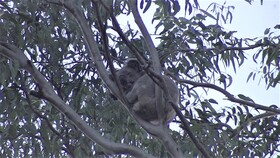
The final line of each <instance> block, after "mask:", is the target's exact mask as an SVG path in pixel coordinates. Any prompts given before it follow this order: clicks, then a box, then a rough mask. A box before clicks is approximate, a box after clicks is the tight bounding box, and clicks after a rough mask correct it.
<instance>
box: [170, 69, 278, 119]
mask: <svg viewBox="0 0 280 158" xmlns="http://www.w3.org/2000/svg"><path fill="white" fill-rule="evenodd" d="M167 73H168V75H170V76H172V78H174V79H175V80H176V81H178V82H179V83H186V84H190V85H193V86H194V87H205V88H211V89H214V90H216V91H218V92H220V93H222V94H224V95H225V96H226V97H227V99H228V100H229V101H232V102H235V103H239V104H241V105H246V106H250V107H253V108H256V109H261V110H264V111H269V112H273V113H276V114H280V109H279V108H271V107H268V106H264V105H261V104H257V103H254V102H250V101H246V100H241V99H238V98H235V97H234V95H232V94H231V93H229V92H228V91H226V90H225V89H223V88H221V87H219V86H216V85H214V84H211V83H199V82H194V81H190V80H182V79H180V78H178V77H176V76H174V75H172V74H171V73H169V72H167Z"/></svg>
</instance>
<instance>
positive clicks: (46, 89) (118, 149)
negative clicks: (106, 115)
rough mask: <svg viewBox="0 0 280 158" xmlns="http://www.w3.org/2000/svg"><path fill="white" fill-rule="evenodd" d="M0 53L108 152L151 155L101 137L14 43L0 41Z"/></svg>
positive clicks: (47, 98) (142, 155)
mask: <svg viewBox="0 0 280 158" xmlns="http://www.w3.org/2000/svg"><path fill="white" fill-rule="evenodd" d="M0 54H2V55H3V56H6V57H9V58H11V59H14V60H16V61H17V62H19V64H20V65H21V66H22V67H23V68H24V69H25V70H27V71H28V72H29V73H30V74H31V75H32V77H33V78H34V80H35V81H36V82H37V84H38V86H39V88H40V93H41V95H42V97H43V98H45V99H46V100H48V101H49V102H51V103H52V104H53V105H54V106H55V107H56V108H57V109H58V110H59V111H60V112H61V113H63V114H64V115H65V116H67V117H68V119H69V120H70V121H71V122H72V123H73V124H74V125H75V126H76V127H78V128H79V129H80V130H81V131H82V132H83V133H84V134H85V135H86V136H87V137H88V138H90V139H91V140H93V141H94V142H96V143H97V144H99V145H100V146H102V147H103V148H105V149H106V151H108V154H124V153H127V154H129V155H131V156H134V157H153V156H151V155H148V154H147V153H145V152H144V151H142V150H140V149H138V148H136V147H132V146H129V145H126V144H121V143H115V142H112V141H110V140H108V139H105V138H104V137H102V136H101V135H100V134H99V133H98V132H97V131H95V130H94V129H92V128H91V127H90V126H88V125H87V123H86V122H85V121H84V120H82V119H81V117H80V116H79V115H78V114H77V113H76V112H75V111H74V110H73V109H71V108H70V106H68V105H67V104H66V103H65V102H64V101H63V100H62V99H61V98H60V97H58V95H57V94H56V93H55V92H54V90H53V89H52V86H51V85H50V84H49V83H48V82H47V81H46V79H45V78H44V76H43V75H42V74H41V73H40V72H39V71H38V70H37V69H36V68H35V67H34V65H33V64H32V63H31V62H30V60H28V59H27V57H26V56H25V55H24V53H23V52H22V51H21V50H20V49H19V48H17V47H16V46H14V45H11V44H7V43H3V42H0Z"/></svg>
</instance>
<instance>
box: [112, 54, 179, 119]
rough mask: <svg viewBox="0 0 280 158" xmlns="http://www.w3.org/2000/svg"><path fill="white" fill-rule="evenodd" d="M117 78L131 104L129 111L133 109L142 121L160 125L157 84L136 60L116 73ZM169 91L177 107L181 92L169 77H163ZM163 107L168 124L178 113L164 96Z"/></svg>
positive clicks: (126, 64) (128, 61) (127, 63)
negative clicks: (156, 95) (156, 96)
mask: <svg viewBox="0 0 280 158" xmlns="http://www.w3.org/2000/svg"><path fill="white" fill-rule="evenodd" d="M116 76H117V78H118V79H119V81H120V84H121V86H122V90H123V92H124V94H125V95H126V98H127V101H128V103H129V106H130V107H129V109H132V110H133V111H134V112H135V113H136V115H137V116H139V117H140V118H141V119H143V120H145V121H147V122H150V123H152V124H158V122H159V120H158V113H157V108H156V99H157V98H155V93H156V91H155V89H156V83H155V82H154V81H153V80H152V79H151V78H150V76H148V75H147V74H146V73H145V72H144V71H143V70H142V68H141V66H140V64H139V62H138V61H137V60H136V59H129V60H127V61H126V63H125V65H124V66H123V67H122V68H121V69H120V70H118V71H117V72H116ZM163 79H164V81H165V83H166V86H167V90H168V91H169V94H170V95H171V99H172V100H171V101H172V102H173V103H175V104H176V105H177V104H178V102H179V90H178V88H177V86H176V84H175V83H174V82H173V81H172V80H171V79H170V78H168V77H167V76H163ZM163 97H164V98H162V99H163V103H164V104H165V105H162V107H165V109H164V113H165V116H164V119H166V121H167V122H171V120H172V119H173V118H174V117H175V115H176V112H175V110H174V109H173V108H172V106H171V105H170V104H169V103H167V100H166V99H165V98H166V97H165V95H164V94H163Z"/></svg>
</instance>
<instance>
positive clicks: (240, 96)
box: [237, 94, 254, 102]
mask: <svg viewBox="0 0 280 158" xmlns="http://www.w3.org/2000/svg"><path fill="white" fill-rule="evenodd" d="M237 96H238V97H239V98H240V99H243V100H246V101H250V102H254V101H253V100H252V99H251V98H249V97H246V96H245V95H243V94H238V95H237Z"/></svg>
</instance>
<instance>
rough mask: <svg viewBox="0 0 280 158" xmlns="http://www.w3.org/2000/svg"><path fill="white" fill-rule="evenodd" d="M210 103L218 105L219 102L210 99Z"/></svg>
mask: <svg viewBox="0 0 280 158" xmlns="http://www.w3.org/2000/svg"><path fill="white" fill-rule="evenodd" d="M208 101H209V102H210V103H213V104H218V102H217V101H216V100H214V99H209V100H208Z"/></svg>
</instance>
